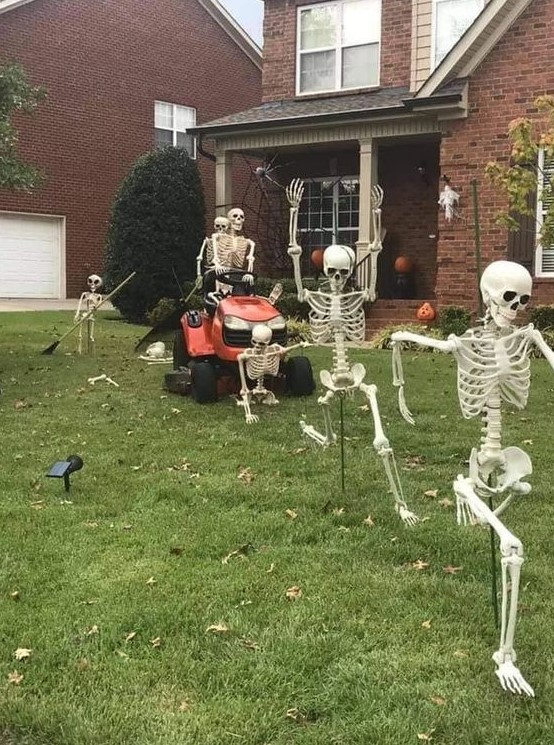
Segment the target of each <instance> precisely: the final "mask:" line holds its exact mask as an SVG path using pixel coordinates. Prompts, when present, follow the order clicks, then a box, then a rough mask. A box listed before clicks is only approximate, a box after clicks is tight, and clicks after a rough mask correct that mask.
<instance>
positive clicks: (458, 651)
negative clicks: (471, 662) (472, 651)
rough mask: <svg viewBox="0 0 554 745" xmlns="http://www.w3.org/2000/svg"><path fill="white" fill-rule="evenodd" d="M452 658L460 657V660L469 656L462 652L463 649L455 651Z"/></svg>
mask: <svg viewBox="0 0 554 745" xmlns="http://www.w3.org/2000/svg"><path fill="white" fill-rule="evenodd" d="M454 657H460V658H462V657H469V654H468V653H467V652H464V650H463V649H457V650H456V651H455V652H454Z"/></svg>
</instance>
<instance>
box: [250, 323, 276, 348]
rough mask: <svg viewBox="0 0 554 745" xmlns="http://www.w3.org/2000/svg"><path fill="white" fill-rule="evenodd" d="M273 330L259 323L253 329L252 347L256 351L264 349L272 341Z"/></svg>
mask: <svg viewBox="0 0 554 745" xmlns="http://www.w3.org/2000/svg"><path fill="white" fill-rule="evenodd" d="M272 333H273V332H272V330H271V329H270V328H269V326H267V325H266V324H265V323H258V324H256V326H254V328H253V329H252V346H253V347H254V349H258V350H260V349H263V348H264V347H267V345H268V344H269V342H270V341H271V335H272Z"/></svg>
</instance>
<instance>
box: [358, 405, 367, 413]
mask: <svg viewBox="0 0 554 745" xmlns="http://www.w3.org/2000/svg"><path fill="white" fill-rule="evenodd" d="M358 409H359V410H360V411H369V405H368V404H363V406H358Z"/></svg>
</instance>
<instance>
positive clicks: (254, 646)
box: [240, 638, 260, 652]
mask: <svg viewBox="0 0 554 745" xmlns="http://www.w3.org/2000/svg"><path fill="white" fill-rule="evenodd" d="M240 643H241V644H242V646H243V647H244V648H245V649H251V650H252V651H253V652H255V651H256V650H258V649H259V648H260V645H259V644H258V643H257V642H255V641H252V639H245V638H242V639H241V640H240Z"/></svg>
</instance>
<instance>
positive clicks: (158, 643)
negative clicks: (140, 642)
mask: <svg viewBox="0 0 554 745" xmlns="http://www.w3.org/2000/svg"><path fill="white" fill-rule="evenodd" d="M150 644H151V645H152V647H153V648H154V649H158V647H161V646H162V640H161V639H160V637H159V636H156V637H154V639H150Z"/></svg>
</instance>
